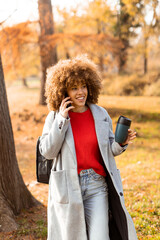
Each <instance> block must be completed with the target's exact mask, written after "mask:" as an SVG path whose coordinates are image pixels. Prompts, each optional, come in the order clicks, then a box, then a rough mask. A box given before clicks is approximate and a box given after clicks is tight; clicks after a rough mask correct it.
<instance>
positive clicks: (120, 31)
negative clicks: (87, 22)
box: [116, 0, 130, 73]
mask: <svg viewBox="0 0 160 240" xmlns="http://www.w3.org/2000/svg"><path fill="white" fill-rule="evenodd" d="M119 5H120V9H119V13H118V14H117V33H116V35H117V36H118V38H119V40H120V41H121V43H122V46H121V48H120V51H119V56H118V72H119V73H123V72H124V70H125V65H126V61H127V57H128V47H129V26H130V25H129V19H130V16H129V14H128V13H126V10H125V4H124V3H123V1H122V0H120V1H119Z"/></svg>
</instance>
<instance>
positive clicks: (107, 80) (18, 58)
mask: <svg viewBox="0 0 160 240" xmlns="http://www.w3.org/2000/svg"><path fill="white" fill-rule="evenodd" d="M86 2H87V1H86ZM53 7H54V6H53ZM38 9H39V21H34V22H30V21H27V22H23V23H19V24H16V25H13V26H10V27H8V26H7V27H4V25H2V28H1V32H0V36H1V37H0V46H1V53H2V59H3V65H4V74H5V79H6V82H7V83H10V82H12V81H14V80H16V79H21V80H22V82H23V84H24V85H26V86H27V81H29V79H31V77H36V78H37V79H39V81H40V82H41V93H40V100H39V102H40V104H44V103H45V97H44V86H45V77H46V69H47V68H48V67H49V66H51V65H54V64H55V63H56V62H57V61H58V60H59V59H61V58H70V57H73V56H75V55H77V54H88V56H89V57H90V58H91V59H92V60H94V61H95V63H97V64H98V66H99V69H100V70H101V72H102V76H103V84H104V88H103V93H105V94H110V95H115V94H117V95H128V94H129V95H160V76H159V75H160V71H159V69H160V66H159V64H160V61H159V59H160V31H159V30H160V2H159V0H143V1H142V0H117V1H115V2H114V4H113V3H112V2H110V1H104V0H94V1H88V2H87V4H85V5H84V7H83V8H82V7H81V8H80V6H79V5H77V6H76V7H73V8H71V9H70V11H69V10H67V9H65V8H63V9H62V8H58V7H57V8H56V10H57V13H58V15H59V20H58V21H55V20H54V16H53V11H52V5H51V0H47V1H44V0H39V1H38Z"/></svg>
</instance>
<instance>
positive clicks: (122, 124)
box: [115, 116, 131, 143]
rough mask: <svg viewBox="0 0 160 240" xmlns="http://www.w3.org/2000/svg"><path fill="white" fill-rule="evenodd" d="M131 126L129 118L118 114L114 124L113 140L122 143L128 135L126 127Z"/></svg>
mask: <svg viewBox="0 0 160 240" xmlns="http://www.w3.org/2000/svg"><path fill="white" fill-rule="evenodd" d="M130 126H131V119H129V118H127V117H124V116H120V117H119V119H118V122H117V126H116V132H115V141H116V142H118V143H124V142H125V140H126V139H127V136H128V129H129V128H130Z"/></svg>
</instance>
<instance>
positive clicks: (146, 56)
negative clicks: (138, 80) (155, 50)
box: [144, 37, 148, 74]
mask: <svg viewBox="0 0 160 240" xmlns="http://www.w3.org/2000/svg"><path fill="white" fill-rule="evenodd" d="M147 48H148V37H145V38H144V74H146V73H147V72H148V54H147V51H148V49H147Z"/></svg>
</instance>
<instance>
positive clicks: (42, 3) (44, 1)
mask: <svg viewBox="0 0 160 240" xmlns="http://www.w3.org/2000/svg"><path fill="white" fill-rule="evenodd" d="M38 10H39V19H40V28H41V36H40V38H39V46H40V57H41V68H42V75H41V92H40V100H39V103H40V104H42V105H45V104H46V101H45V100H46V98H45V96H44V93H45V83H46V70H47V68H48V67H50V66H51V65H54V64H55V63H56V62H57V52H56V46H55V47H53V46H51V45H50V44H49V42H48V41H47V36H50V35H52V34H54V22H53V13H52V5H51V0H38Z"/></svg>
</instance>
